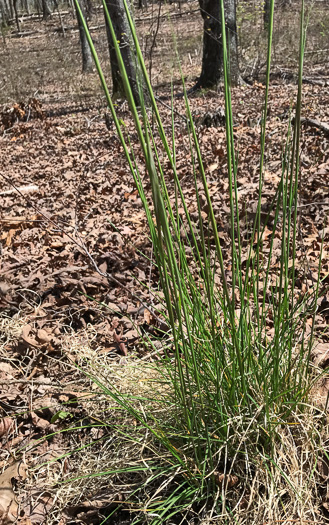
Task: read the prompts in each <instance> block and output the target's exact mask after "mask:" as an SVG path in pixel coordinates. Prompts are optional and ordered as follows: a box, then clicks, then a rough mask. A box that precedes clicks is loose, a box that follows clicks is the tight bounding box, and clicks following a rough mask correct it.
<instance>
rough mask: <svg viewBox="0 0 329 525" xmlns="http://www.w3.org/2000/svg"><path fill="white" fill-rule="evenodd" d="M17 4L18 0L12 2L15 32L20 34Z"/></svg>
mask: <svg viewBox="0 0 329 525" xmlns="http://www.w3.org/2000/svg"><path fill="white" fill-rule="evenodd" d="M17 2H18V0H13V5H14V12H15V20H16V26H17V31H18V32H19V33H20V32H21V28H20V24H19V18H18V11H17Z"/></svg>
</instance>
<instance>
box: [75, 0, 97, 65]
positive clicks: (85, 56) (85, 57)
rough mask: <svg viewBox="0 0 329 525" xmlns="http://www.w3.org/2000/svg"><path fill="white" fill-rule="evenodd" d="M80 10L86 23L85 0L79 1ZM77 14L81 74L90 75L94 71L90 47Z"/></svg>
mask: <svg viewBox="0 0 329 525" xmlns="http://www.w3.org/2000/svg"><path fill="white" fill-rule="evenodd" d="M79 4H80V9H81V11H82V15H83V18H84V19H85V20H86V21H87V5H86V1H85V0H80V1H79ZM76 13H77V19H78V26H79V34H80V44H81V52H82V72H83V73H91V72H92V71H93V69H94V60H93V57H92V54H91V50H90V46H89V43H88V40H87V35H86V32H85V29H84V27H83V23H82V20H81V17H80V15H79V13H78V11H76Z"/></svg>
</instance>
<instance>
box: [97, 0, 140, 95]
mask: <svg viewBox="0 0 329 525" xmlns="http://www.w3.org/2000/svg"><path fill="white" fill-rule="evenodd" d="M106 6H107V9H108V11H109V14H110V17H111V20H112V25H113V29H114V32H115V34H116V37H117V41H118V43H119V47H120V50H121V55H122V59H123V62H124V65H125V68H126V72H127V75H128V78H129V81H130V86H131V90H132V93H133V96H134V99H135V102H136V103H137V104H139V92H138V85H137V79H136V66H135V56H134V52H133V48H132V36H131V32H130V27H129V23H128V20H127V15H126V11H125V8H124V4H123V1H122V0H106ZM105 24H106V31H107V39H108V44H109V51H110V61H111V71H112V83H113V96H114V97H122V96H125V91H124V85H123V80H122V77H121V73H120V69H119V63H118V59H117V56H116V52H115V47H114V44H113V40H112V36H111V32H110V28H109V25H108V23H107V19H106V16H105Z"/></svg>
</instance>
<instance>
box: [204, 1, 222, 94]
mask: <svg viewBox="0 0 329 525" xmlns="http://www.w3.org/2000/svg"><path fill="white" fill-rule="evenodd" d="M199 4H200V11H201V16H202V18H203V54H202V68H201V75H200V78H199V80H198V87H203V88H210V87H214V86H217V84H218V83H219V81H220V79H221V75H222V67H223V47H222V24H221V17H220V3H219V0H199Z"/></svg>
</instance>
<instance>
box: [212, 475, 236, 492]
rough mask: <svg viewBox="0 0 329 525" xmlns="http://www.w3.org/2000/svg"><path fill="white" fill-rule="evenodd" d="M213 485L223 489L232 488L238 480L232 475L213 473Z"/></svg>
mask: <svg viewBox="0 0 329 525" xmlns="http://www.w3.org/2000/svg"><path fill="white" fill-rule="evenodd" d="M214 476H215V483H216V485H217V486H218V487H222V486H223V485H224V487H225V488H226V487H227V488H229V489H230V488H232V487H234V485H236V484H237V483H238V481H239V478H238V477H237V476H233V475H231V474H230V475H227V474H221V473H220V472H215V473H214Z"/></svg>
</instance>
